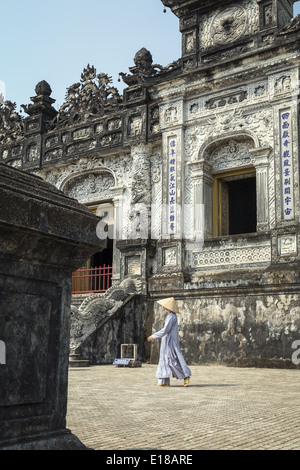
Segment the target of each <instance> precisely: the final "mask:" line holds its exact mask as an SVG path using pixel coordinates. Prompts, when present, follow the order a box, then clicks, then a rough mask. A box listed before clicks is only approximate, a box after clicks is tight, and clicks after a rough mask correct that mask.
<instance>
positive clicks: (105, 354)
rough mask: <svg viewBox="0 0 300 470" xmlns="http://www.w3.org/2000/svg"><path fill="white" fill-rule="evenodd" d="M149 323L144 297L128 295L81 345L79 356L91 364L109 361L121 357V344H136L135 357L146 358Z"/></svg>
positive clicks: (149, 330)
mask: <svg viewBox="0 0 300 470" xmlns="http://www.w3.org/2000/svg"><path fill="white" fill-rule="evenodd" d="M150 333H151V325H150V324H149V322H148V321H147V304H146V301H145V298H144V297H143V296H138V295H134V296H131V297H130V298H129V299H128V300H127V301H125V302H124V304H123V305H122V306H121V307H120V308H119V309H118V310H117V311H116V312H115V313H114V314H113V315H112V316H111V317H110V318H109V319H108V320H107V321H106V322H104V323H102V325H101V326H100V327H99V328H98V329H97V331H95V332H94V333H93V334H91V335H90V336H89V337H88V338H87V339H86V340H85V341H84V342H83V344H82V345H81V347H80V350H79V351H77V352H78V353H79V354H80V358H81V359H88V360H89V361H90V364H112V362H113V361H114V359H116V358H119V357H121V356H120V353H121V344H125V343H134V344H137V345H138V360H140V361H144V360H146V359H147V358H149V346H148V345H147V334H148V335H150Z"/></svg>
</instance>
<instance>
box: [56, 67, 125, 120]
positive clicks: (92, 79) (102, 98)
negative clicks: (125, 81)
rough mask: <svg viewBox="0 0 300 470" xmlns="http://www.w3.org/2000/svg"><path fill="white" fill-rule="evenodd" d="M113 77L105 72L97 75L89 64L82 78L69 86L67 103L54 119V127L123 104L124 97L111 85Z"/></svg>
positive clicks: (93, 115) (92, 115) (102, 112)
mask: <svg viewBox="0 0 300 470" xmlns="http://www.w3.org/2000/svg"><path fill="white" fill-rule="evenodd" d="M111 83H112V78H111V77H109V76H108V75H107V74H105V73H99V74H98V75H97V72H96V69H95V67H94V66H90V65H89V64H88V65H87V67H86V68H85V69H84V70H83V72H82V74H81V80H80V82H78V83H74V84H73V85H71V86H70V87H69V88H67V93H66V98H65V103H64V104H63V105H62V106H61V107H60V110H59V112H58V115H57V116H56V118H55V120H54V127H64V126H68V125H72V124H75V123H79V122H85V121H87V120H88V119H90V118H93V117H99V116H102V115H104V114H105V113H106V112H107V111H114V110H117V109H119V108H120V107H121V106H122V97H121V96H120V94H119V92H118V90H117V88H115V87H113V86H111Z"/></svg>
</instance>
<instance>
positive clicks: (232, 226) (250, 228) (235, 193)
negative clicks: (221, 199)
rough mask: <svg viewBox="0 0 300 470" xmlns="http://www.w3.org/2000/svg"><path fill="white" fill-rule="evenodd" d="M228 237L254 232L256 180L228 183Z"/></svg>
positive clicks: (246, 179) (249, 179)
mask: <svg viewBox="0 0 300 470" xmlns="http://www.w3.org/2000/svg"><path fill="white" fill-rule="evenodd" d="M227 185H228V206H229V235H234V234H239V233H251V232H256V222H257V220H256V178H255V177H253V178H243V179H237V180H233V181H228V182H227Z"/></svg>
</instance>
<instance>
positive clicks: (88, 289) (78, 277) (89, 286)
mask: <svg viewBox="0 0 300 470" xmlns="http://www.w3.org/2000/svg"><path fill="white" fill-rule="evenodd" d="M111 278H112V266H106V265H105V264H104V265H103V266H100V267H99V268H80V269H78V270H77V271H75V272H74V273H73V278H72V294H91V293H94V292H106V291H107V289H108V288H109V287H110V286H111Z"/></svg>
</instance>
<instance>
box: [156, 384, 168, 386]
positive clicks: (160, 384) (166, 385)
mask: <svg viewBox="0 0 300 470" xmlns="http://www.w3.org/2000/svg"><path fill="white" fill-rule="evenodd" d="M157 386H158V387H170V384H157Z"/></svg>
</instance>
